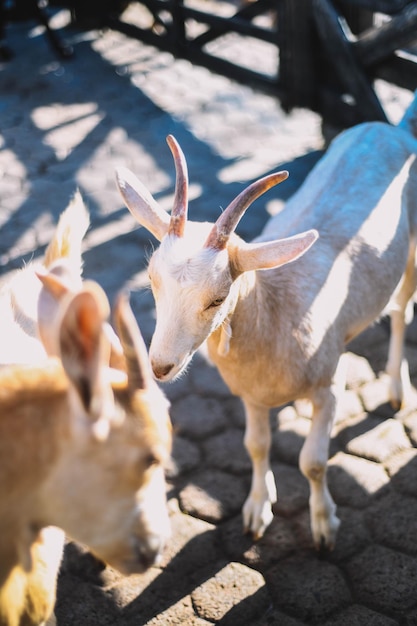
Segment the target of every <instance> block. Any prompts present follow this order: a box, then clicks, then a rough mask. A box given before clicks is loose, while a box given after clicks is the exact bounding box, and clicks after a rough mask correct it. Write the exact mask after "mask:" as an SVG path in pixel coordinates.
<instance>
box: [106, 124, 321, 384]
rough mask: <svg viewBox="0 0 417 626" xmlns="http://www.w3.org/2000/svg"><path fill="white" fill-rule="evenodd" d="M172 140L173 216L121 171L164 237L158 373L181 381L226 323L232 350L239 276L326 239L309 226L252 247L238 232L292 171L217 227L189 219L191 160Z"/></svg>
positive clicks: (154, 265)
mask: <svg viewBox="0 0 417 626" xmlns="http://www.w3.org/2000/svg"><path fill="white" fill-rule="evenodd" d="M167 141H168V145H169V147H170V149H171V152H172V154H173V157H174V163H175V169H176V186H175V198H174V206H173V209H172V213H171V217H170V218H169V217H168V215H167V213H166V212H165V211H164V210H163V209H162V208H161V207H160V206H159V205H158V203H157V202H156V201H155V200H154V198H153V197H152V196H151V194H150V193H149V192H148V191H147V189H146V188H145V187H144V186H143V185H142V183H141V182H140V181H139V180H138V179H137V178H136V177H135V176H134V175H133V174H132V172H130V171H129V170H127V169H126V168H119V169H118V170H117V173H116V176H117V183H118V186H119V190H120V192H121V194H122V197H123V199H124V201H125V203H126V206H127V207H128V209H129V211H130V212H131V213H132V215H133V216H134V217H135V218H136V219H137V220H138V222H139V223H140V224H142V226H145V228H147V229H148V230H149V231H150V232H151V233H152V234H153V235H154V236H155V237H156V238H157V239H158V240H159V241H160V242H161V245H160V247H159V249H158V250H156V251H155V253H154V254H153V256H152V258H151V262H150V265H149V275H150V280H151V286H152V291H153V294H154V297H155V301H156V317H157V324H156V329H155V334H154V336H153V339H152V343H151V348H150V358H151V363H152V369H153V372H154V375H155V377H156V378H157V379H158V380H161V381H166V380H171V379H173V378H175V376H177V375H178V374H179V373H180V372H181V371H182V370H183V369H184V368H185V367H186V365H187V364H188V362H189V361H190V359H191V357H192V355H193V354H194V352H195V350H196V349H197V348H198V347H199V346H200V345H201V344H202V342H203V341H204V340H205V339H207V337H208V336H209V335H210V334H211V333H212V332H214V331H215V330H216V329H217V328H219V327H220V326H222V325H223V331H222V338H221V340H220V345H219V351H220V354H227V350H228V342H229V339H228V334H229V332H230V326H229V325H228V323H227V317H228V315H229V314H230V313H231V312H232V311H233V309H234V306H235V304H236V301H237V297H238V285H237V281H236V280H235V279H236V278H237V277H238V276H239V275H240V274H242V273H243V272H246V271H248V270H258V269H270V268H272V267H278V266H279V265H282V264H284V263H288V262H290V261H292V260H294V259H296V258H298V257H299V256H300V255H302V254H304V252H305V251H306V250H308V248H309V247H310V246H311V245H312V244H313V243H314V241H315V240H316V239H317V236H318V233H317V232H316V231H307V232H305V233H301V234H300V235H296V236H295V237H288V238H287V239H283V240H275V241H272V242H266V243H265V244H263V245H257V244H254V245H252V244H245V243H244V242H243V241H241V240H240V238H239V237H238V236H237V235H236V234H235V232H234V230H235V228H236V226H237V224H238V223H239V220H240V218H241V217H242V215H243V214H244V212H245V211H246V209H247V208H248V207H249V206H250V204H251V203H252V202H253V201H254V200H256V198H258V197H259V196H260V195H262V194H263V193H265V192H266V191H267V190H268V189H270V188H271V187H273V186H274V185H277V184H278V183H280V182H282V181H283V180H285V179H286V178H287V176H288V172H286V171H282V172H276V173H274V174H270V175H268V176H265V177H264V178H261V179H259V180H257V181H255V182H254V183H252V184H251V185H249V187H247V188H246V189H244V190H243V191H242V192H241V193H240V194H239V195H238V196H237V197H236V198H235V199H234V200H233V201H232V202H231V203H230V204H229V205H228V207H227V208H226V209H225V210H224V211H223V213H222V214H221V215H220V217H219V218H218V219H217V221H216V223H215V224H207V223H206V224H203V223H197V222H189V221H187V211H188V197H187V194H188V191H187V190H188V173H187V165H186V161H185V157H184V154H183V152H182V151H181V149H180V147H179V145H178V143H177V142H176V140H175V139H174V138H173V137H172V136H168V137H167Z"/></svg>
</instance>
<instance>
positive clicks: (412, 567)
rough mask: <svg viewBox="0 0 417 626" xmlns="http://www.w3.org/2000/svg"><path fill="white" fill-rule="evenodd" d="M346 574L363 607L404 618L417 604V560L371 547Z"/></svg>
mask: <svg viewBox="0 0 417 626" xmlns="http://www.w3.org/2000/svg"><path fill="white" fill-rule="evenodd" d="M346 571H347V573H348V576H349V580H350V583H351V585H352V588H353V592H354V593H355V597H356V598H357V600H358V601H359V603H361V604H365V605H366V606H369V607H371V608H372V609H373V610H375V611H377V612H380V613H383V614H386V613H388V614H389V615H391V616H393V617H396V618H402V617H403V616H405V615H406V613H407V611H408V610H409V609H410V608H411V607H413V606H414V605H415V602H416V597H415V588H416V581H417V559H416V558H415V557H411V556H408V555H407V554H402V553H401V552H396V551H394V550H390V549H388V548H385V547H382V546H377V545H371V546H369V547H367V548H366V549H365V550H364V551H363V552H362V553H360V554H358V555H357V556H355V557H353V559H351V560H350V561H349V562H348V563H347V564H346Z"/></svg>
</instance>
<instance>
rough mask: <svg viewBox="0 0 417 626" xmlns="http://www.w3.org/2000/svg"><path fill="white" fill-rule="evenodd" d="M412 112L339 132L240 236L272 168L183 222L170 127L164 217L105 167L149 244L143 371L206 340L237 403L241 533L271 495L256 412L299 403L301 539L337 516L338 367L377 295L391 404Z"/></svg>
mask: <svg viewBox="0 0 417 626" xmlns="http://www.w3.org/2000/svg"><path fill="white" fill-rule="evenodd" d="M416 120H417V100H415V101H414V102H413V103H412V105H411V107H410V109H409V110H408V111H407V113H406V115H405V116H404V119H403V120H402V122H401V123H400V125H399V126H398V127H394V126H391V125H389V124H383V123H377V122H374V123H367V124H362V125H359V126H357V127H354V128H352V129H350V130H348V131H346V132H344V133H342V134H341V135H340V136H339V137H338V138H337V139H336V140H335V141H334V142H333V144H332V145H331V146H330V148H329V150H328V151H327V154H326V155H325V156H324V157H323V159H321V161H320V162H319V163H318V165H317V166H316V167H315V168H314V169H313V171H312V172H311V173H310V175H309V177H308V178H307V180H306V181H305V183H304V184H303V185H302V187H301V188H300V189H299V191H298V192H297V193H296V194H295V195H294V196H293V197H292V198H291V199H290V201H289V202H288V203H287V205H286V206H285V208H284V209H283V210H282V211H281V212H280V213H278V214H277V215H276V216H275V217H273V218H272V219H271V220H269V222H268V223H267V224H266V227H265V229H264V231H263V233H262V234H261V236H260V237H258V238H257V239H256V240H255V241H254V242H252V243H250V244H247V243H245V242H244V241H242V239H241V238H240V237H238V236H237V235H236V234H235V233H234V230H235V228H236V226H237V224H238V222H239V220H240V218H241V217H242V215H243V214H244V212H245V210H246V209H247V207H248V206H249V205H250V204H251V203H252V202H253V201H254V200H255V199H256V198H257V197H258V196H260V195H261V194H262V193H264V192H265V191H266V190H268V189H269V188H270V187H271V186H273V185H275V184H277V183H279V182H281V181H282V180H284V179H285V178H286V175H287V174H286V173H285V172H281V173H278V174H272V175H270V176H266V177H265V178H263V179H261V180H258V181H257V182H255V183H253V184H252V185H250V186H249V187H248V188H247V189H246V190H244V191H242V192H241V194H240V195H239V196H238V197H237V198H236V199H235V200H233V202H232V203H231V204H230V205H229V206H228V207H227V208H226V209H225V210H224V211H223V213H222V214H221V216H220V217H219V218H218V220H217V222H216V223H215V224H209V223H197V222H191V221H187V204H188V201H187V185H188V176H187V168H186V163H185V158H184V155H183V154H182V152H181V150H180V148H179V146H178V144H177V143H176V141H175V140H174V138H173V137H169V138H168V143H169V146H170V149H171V151H172V153H173V155H174V160H175V165H176V170H177V184H176V197H175V200H174V208H173V211H172V214H171V218H170V217H169V216H168V214H167V213H166V212H165V211H164V210H163V209H162V208H161V207H159V205H158V204H157V202H156V201H155V200H154V199H153V198H152V196H151V195H150V194H149V192H148V191H147V190H146V189H145V188H144V186H143V185H142V184H141V183H140V182H139V181H138V180H137V179H136V177H135V176H134V175H133V174H132V173H131V172H129V171H128V170H126V169H125V168H121V169H119V170H118V173H117V178H118V184H119V188H120V191H121V193H122V196H123V198H124V200H125V202H126V204H127V206H128V208H129V209H130V211H131V213H132V214H133V215H134V216H135V217H136V219H137V220H138V222H139V223H140V224H142V225H143V226H145V227H146V228H147V229H148V230H149V231H150V232H151V233H152V234H153V235H154V236H155V237H156V238H157V239H158V240H159V241H160V242H161V244H160V246H159V248H157V249H156V250H155V251H154V253H153V255H152V257H151V259H150V262H149V268H148V269H149V276H150V280H151V286H152V291H153V294H154V297H155V303H156V317H157V322H156V328H155V333H154V335H153V338H152V342H151V346H150V359H151V364H152V369H153V372H154V375H155V377H156V378H158V379H159V380H161V381H168V380H172V379H173V378H175V377H176V376H177V375H178V374H180V372H181V371H183V370H184V368H185V367H186V366H187V364H188V363H189V361H190V359H191V358H192V355H193V354H194V352H195V351H196V350H197V348H198V347H199V346H200V345H201V344H202V342H203V341H205V340H206V339H207V345H208V350H209V354H210V357H211V359H212V360H213V361H214V363H215V364H216V365H217V367H218V369H219V371H220V373H221V375H222V376H223V378H224V380H225V382H226V383H227V384H228V386H229V388H230V389H231V391H232V392H233V393H234V394H236V395H238V396H240V397H241V398H242V400H243V403H244V406H245V412H246V434H245V445H246V447H247V450H248V453H249V455H250V458H251V460H252V465H253V476H252V486H251V490H250V494H249V497H248V498H247V500H246V502H245V504H244V507H243V520H244V526H245V528H246V529H247V530H250V531H251V532H252V533H253V534H254V536H255V537H259V536H261V535H262V534H263V532H264V531H265V529H266V527H267V526H268V525H269V523H270V522H271V520H272V517H273V515H272V507H271V505H272V503H273V502H275V500H276V487H275V481H274V477H273V474H272V471H271V468H270V463H269V448H270V440H271V435H270V427H269V409H270V408H271V407H274V406H279V405H282V404H285V403H287V402H289V401H293V400H296V399H308V400H309V401H310V402H311V404H312V408H313V415H312V423H311V430H310V433H309V435H308V436H307V438H306V441H305V443H304V445H303V448H302V451H301V455H300V468H301V471H302V472H303V474H304V475H305V476H306V478H307V479H308V481H309V484H310V494H311V496H310V514H311V529H312V534H313V538H314V542H315V544H316V545H317V546H320V545H322V544H324V545H325V546H327V547H332V546H333V545H334V542H335V538H336V533H337V529H338V527H339V520H338V518H337V516H336V506H335V503H334V502H333V499H332V497H331V495H330V492H329V489H328V486H327V475H326V464H327V458H328V447H329V438H330V433H331V428H332V422H333V416H334V412H335V407H336V395H337V394H336V390H335V381H336V378H337V377H336V372H337V370H338V363H339V359H340V356H341V354H342V353H343V351H344V347H345V345H346V343H347V342H349V341H350V340H351V339H353V337H355V335H357V334H358V333H360V332H361V331H362V330H363V329H364V328H365V327H366V326H367V325H368V324H369V323H371V322H372V321H373V320H374V319H375V318H376V317H377V316H379V315H380V314H381V312H382V310H383V309H384V307H386V306H387V305H388V304H389V302H390V299H391V298H392V299H391V304H390V308H389V312H390V314H391V318H392V322H393V323H392V337H391V344H390V352H389V360H388V371H389V373H390V374H391V379H392V384H391V391H390V394H391V400H392V402H393V404H394V405H395V406H396V407H398V406H399V405H400V404H401V402H402V399H403V390H404V388H405V387H406V386H407V385H408V383H409V381H408V377H407V375H406V368H405V367H403V366H402V363H403V336H404V325H405V312H406V308H407V305H408V302H409V301H410V298H411V297H412V295H413V292H414V289H415V285H416V278H415V274H416V269H415V265H416V264H415V251H416V236H417V171H416V167H417V166H416V158H415V157H416V153H417V141H416V136H417V133H416V132H415V130H416V126H417V122H416ZM413 129H414V135H413ZM316 229H317V231H318V232H319V234H320V237H319V238H318V239H317V232H316ZM300 233H301V234H300ZM316 239H317V241H316ZM314 242H315V243H314ZM313 243H314V245H312V244H313ZM310 246H311V249H309V248H310ZM307 250H308V252H307ZM295 259H297V261H296V262H295ZM290 261H294V262H292V263H290ZM393 294H394V295H393Z"/></svg>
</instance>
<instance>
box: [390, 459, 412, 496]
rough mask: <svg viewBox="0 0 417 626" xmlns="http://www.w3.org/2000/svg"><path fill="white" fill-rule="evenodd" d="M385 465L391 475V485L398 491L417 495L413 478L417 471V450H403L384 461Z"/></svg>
mask: <svg viewBox="0 0 417 626" xmlns="http://www.w3.org/2000/svg"><path fill="white" fill-rule="evenodd" d="M385 467H386V469H387V472H388V473H389V475H390V477H391V485H392V486H393V487H394V488H395V489H396V490H397V491H399V492H400V493H404V494H408V495H410V496H417V484H416V481H415V480H414V477H415V475H416V471H417V451H416V449H415V448H413V449H412V450H404V451H403V452H399V453H398V454H396V455H395V456H393V457H392V458H390V459H389V460H388V461H387V462H386V463H385Z"/></svg>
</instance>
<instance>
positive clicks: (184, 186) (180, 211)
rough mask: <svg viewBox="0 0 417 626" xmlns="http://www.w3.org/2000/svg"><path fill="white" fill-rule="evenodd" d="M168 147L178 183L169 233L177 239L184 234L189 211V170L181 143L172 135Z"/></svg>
mask: <svg viewBox="0 0 417 626" xmlns="http://www.w3.org/2000/svg"><path fill="white" fill-rule="evenodd" d="M167 143H168V146H169V148H170V150H171V152H172V156H173V157H174V163H175V171H176V181H175V198H174V206H173V208H172V212H171V221H170V223H169V229H168V233H169V234H170V235H175V236H176V237H182V236H183V234H184V228H185V222H186V220H187V211H188V170H187V163H186V160H185V156H184V153H183V151H182V150H181V148H180V146H179V143H178V142H177V140H176V139H175V137H173V136H172V135H168V137H167Z"/></svg>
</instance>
